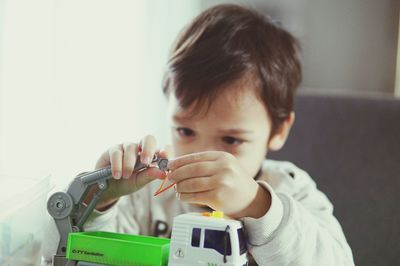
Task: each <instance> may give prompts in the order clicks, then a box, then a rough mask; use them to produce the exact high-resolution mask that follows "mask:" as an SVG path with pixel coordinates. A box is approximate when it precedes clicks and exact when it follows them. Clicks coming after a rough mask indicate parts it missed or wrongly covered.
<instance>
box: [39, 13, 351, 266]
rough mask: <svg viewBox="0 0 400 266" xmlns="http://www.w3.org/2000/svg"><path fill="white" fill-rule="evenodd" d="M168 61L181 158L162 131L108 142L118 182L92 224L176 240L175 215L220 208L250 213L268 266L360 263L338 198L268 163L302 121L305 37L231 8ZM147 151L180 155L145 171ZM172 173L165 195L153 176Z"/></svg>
mask: <svg viewBox="0 0 400 266" xmlns="http://www.w3.org/2000/svg"><path fill="white" fill-rule="evenodd" d="M168 67H169V68H168V71H167V73H166V75H165V80H164V84H163V91H164V94H165V95H166V97H167V98H168V118H169V120H170V123H171V141H172V154H170V153H171V152H168V151H166V150H161V151H158V150H156V147H157V145H156V141H155V139H154V137H152V136H147V137H145V138H144V139H143V140H142V141H141V142H140V143H139V144H135V143H124V144H120V145H116V146H114V147H111V148H110V149H109V150H107V151H106V152H105V153H104V154H103V155H102V156H101V157H100V159H99V160H98V162H97V164H96V168H102V167H106V166H109V165H111V167H112V173H113V176H114V180H112V182H110V189H109V190H108V191H107V192H105V194H104V195H103V197H102V200H101V202H100V203H99V204H98V205H97V211H96V212H95V213H93V215H92V218H91V220H90V221H89V222H88V223H87V224H86V230H110V231H115V232H125V233H136V234H144V235H154V236H163V237H168V236H169V235H170V233H171V225H172V220H173V218H174V216H176V215H178V214H181V213H186V212H190V211H196V212H201V211H204V210H205V208H212V209H216V210H220V211H223V212H224V213H225V214H226V215H228V216H230V217H233V218H236V219H239V220H241V221H243V223H244V226H245V229H246V231H247V234H248V248H249V252H250V254H251V255H252V256H253V257H254V259H255V261H256V262H257V263H258V264H259V265H353V264H354V262H353V258H352V253H351V250H350V248H349V246H348V244H347V242H346V239H345V237H344V235H343V232H342V229H341V227H340V225H339V223H338V222H337V220H336V219H335V218H334V216H333V215H332V210H333V208H332V205H331V203H330V202H329V201H328V199H327V198H326V196H325V195H324V194H323V193H322V192H320V191H319V190H317V188H316V186H315V183H314V182H313V181H312V179H311V178H310V177H309V176H308V174H307V173H305V172H304V171H302V170H300V169H298V168H297V167H295V166H294V165H293V164H291V163H287V162H276V161H270V160H265V156H266V154H267V151H268V150H278V149H280V148H281V147H282V146H283V145H284V143H285V140H286V138H287V136H288V134H289V131H290V128H291V125H292V123H293V121H294V113H293V95H294V91H295V89H296V88H297V87H298V85H299V83H300V80H301V66H300V62H299V58H298V45H297V41H296V40H295V39H294V38H293V37H292V36H291V35H290V34H289V33H288V32H286V31H285V30H283V29H282V28H280V27H278V26H276V25H274V24H273V23H271V22H270V21H269V20H268V19H267V18H265V17H263V16H262V15H260V14H258V13H256V12H255V11H252V10H248V9H246V8H243V7H239V6H235V5H220V6H216V7H213V8H210V9H208V10H206V11H204V12H203V13H202V14H200V15H199V16H198V17H197V18H195V19H194V21H193V22H192V23H191V24H190V25H188V26H187V27H186V28H185V29H184V31H183V32H182V33H181V34H180V35H179V36H178V39H177V41H176V43H175V44H174V47H173V49H172V53H171V57H170V60H169V64H168ZM139 153H140V155H141V160H142V162H143V163H146V164H149V162H150V160H151V158H152V157H153V155H154V154H156V153H157V154H159V155H160V156H162V157H171V155H173V156H172V158H174V159H171V160H170V162H169V169H170V172H169V173H168V174H167V173H164V172H162V171H160V170H159V169H157V168H149V169H147V170H144V171H141V172H139V173H136V172H133V170H132V169H133V167H134V164H135V161H136V158H137V155H138V154H139ZM166 176H168V179H170V180H171V181H173V182H175V183H176V186H175V192H174V191H167V192H165V193H163V194H161V195H160V196H157V197H153V193H154V191H155V190H156V186H157V184H155V182H151V181H153V180H155V179H162V178H165V177H166ZM121 196H125V197H121ZM120 197H121V198H120ZM56 238H57V237H55V238H54V241H55V242H56V241H57V239H56ZM53 246H55V245H53ZM50 255H51V254H50V253H49V254H47V256H48V257H49V256H50Z"/></svg>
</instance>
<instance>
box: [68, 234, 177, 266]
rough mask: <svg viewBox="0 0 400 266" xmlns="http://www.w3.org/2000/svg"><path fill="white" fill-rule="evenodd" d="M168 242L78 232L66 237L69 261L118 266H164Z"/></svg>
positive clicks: (155, 238) (138, 237)
mask: <svg viewBox="0 0 400 266" xmlns="http://www.w3.org/2000/svg"><path fill="white" fill-rule="evenodd" d="M169 243H170V240H169V239H167V238H158V237H149V236H140V235H129V234H119V233H111V232H78V233H70V234H69V235H68V243H67V251H66V257H67V258H68V259H69V260H76V261H86V262H94V263H99V264H106V265H118V266H128V265H129V266H139V265H140V266H164V265H165V266H166V265H167V264H168V255H169Z"/></svg>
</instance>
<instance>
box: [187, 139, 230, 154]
mask: <svg viewBox="0 0 400 266" xmlns="http://www.w3.org/2000/svg"><path fill="white" fill-rule="evenodd" d="M194 149H195V151H193V152H202V151H222V150H223V149H222V147H221V146H220V145H218V143H216V142H214V141H210V140H202V141H199V142H198V143H196V145H195V147H194Z"/></svg>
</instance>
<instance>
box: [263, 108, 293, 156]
mask: <svg viewBox="0 0 400 266" xmlns="http://www.w3.org/2000/svg"><path fill="white" fill-rule="evenodd" d="M294 119H295V115H294V112H291V113H290V115H289V116H288V118H287V119H286V120H285V121H284V122H283V123H282V125H281V126H280V128H279V129H278V130H277V131H276V132H275V134H274V135H273V136H271V137H270V139H269V142H268V150H271V151H277V150H280V149H281V148H282V147H283V145H284V144H285V142H286V139H287V137H288V136H289V132H290V129H291V128H292V125H293V123H294Z"/></svg>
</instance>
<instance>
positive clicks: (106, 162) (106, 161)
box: [95, 150, 111, 169]
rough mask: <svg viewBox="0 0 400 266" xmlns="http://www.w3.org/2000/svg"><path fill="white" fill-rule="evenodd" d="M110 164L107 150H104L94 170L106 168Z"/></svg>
mask: <svg viewBox="0 0 400 266" xmlns="http://www.w3.org/2000/svg"><path fill="white" fill-rule="evenodd" d="M110 164H111V162H110V155H109V150H106V151H105V152H103V154H102V155H101V156H100V158H99V159H98V160H97V162H96V165H95V169H100V168H104V167H106V166H109V165H110Z"/></svg>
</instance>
